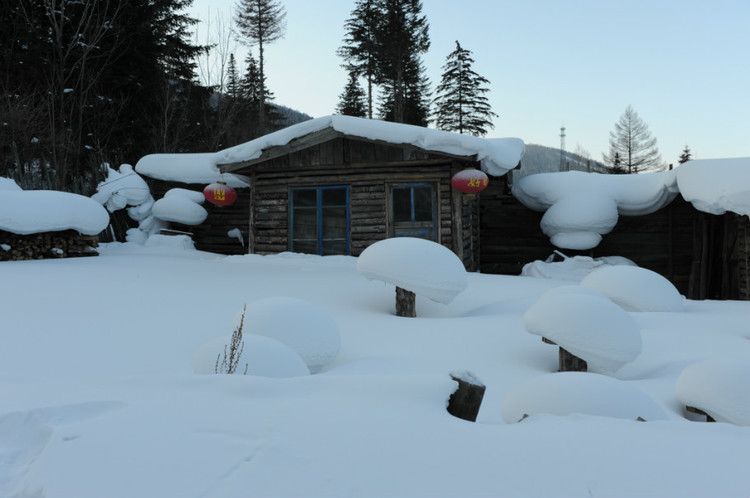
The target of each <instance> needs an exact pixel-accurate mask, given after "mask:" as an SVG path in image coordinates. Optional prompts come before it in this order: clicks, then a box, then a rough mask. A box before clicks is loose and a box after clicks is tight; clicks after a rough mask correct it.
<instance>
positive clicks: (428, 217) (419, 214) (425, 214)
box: [414, 186, 432, 221]
mask: <svg viewBox="0 0 750 498" xmlns="http://www.w3.org/2000/svg"><path fill="white" fill-rule="evenodd" d="M414 221H432V187H429V186H427V187H414Z"/></svg>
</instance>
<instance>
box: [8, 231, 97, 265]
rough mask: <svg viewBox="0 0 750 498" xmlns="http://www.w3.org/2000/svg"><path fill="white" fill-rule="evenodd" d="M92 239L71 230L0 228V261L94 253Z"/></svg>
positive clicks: (94, 243)
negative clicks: (18, 231) (27, 231)
mask: <svg viewBox="0 0 750 498" xmlns="http://www.w3.org/2000/svg"><path fill="white" fill-rule="evenodd" d="M96 240H97V236H96V235H83V234H80V233H78V232H77V231H75V230H63V231H56V232H43V233H33V234H28V235H19V234H15V233H11V232H6V231H3V230H0V261H23V260H31V259H51V258H77V257H84V256H98V255H99V253H98V252H97V251H96V247H98V244H97V241H96Z"/></svg>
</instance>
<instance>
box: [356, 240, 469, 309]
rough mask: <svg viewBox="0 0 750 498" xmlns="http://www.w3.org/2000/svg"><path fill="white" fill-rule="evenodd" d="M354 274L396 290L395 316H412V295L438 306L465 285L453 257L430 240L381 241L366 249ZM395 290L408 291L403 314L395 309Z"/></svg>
mask: <svg viewBox="0 0 750 498" xmlns="http://www.w3.org/2000/svg"><path fill="white" fill-rule="evenodd" d="M357 271H358V272H359V274H360V275H362V276H363V277H365V278H367V279H369V280H382V281H383V282H386V283H389V284H393V285H395V286H396V294H397V303H396V312H397V314H398V315H399V316H415V314H416V313H414V298H415V295H416V294H419V295H421V296H424V297H427V298H429V299H432V300H433V301H437V302H439V303H443V304H448V303H450V302H451V301H452V300H453V298H454V297H456V295H458V293H460V292H461V291H463V290H464V289H465V288H466V285H467V284H468V278H467V276H466V269H465V268H464V265H463V263H462V262H461V260H460V259H459V258H458V256H456V254H455V253H454V252H453V251H451V250H450V249H448V248H447V247H445V246H443V245H440V244H438V243H436V242H432V241H430V240H424V239H418V238H414V237H395V238H391V239H385V240H381V241H378V242H375V243H374V244H372V245H370V246H369V247H367V248H366V249H365V250H364V251H362V254H360V255H359V258H358V260H357ZM399 289H403V290H405V291H408V292H409V293H411V294H409V295H407V296H406V299H408V300H409V301H410V302H409V303H407V306H406V307H407V308H410V311H411V313H410V314H409V313H406V314H405V313H404V312H403V310H402V309H401V307H400V306H399V302H398V296H399Z"/></svg>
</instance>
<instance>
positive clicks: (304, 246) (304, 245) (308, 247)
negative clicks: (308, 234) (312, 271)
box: [293, 239, 318, 254]
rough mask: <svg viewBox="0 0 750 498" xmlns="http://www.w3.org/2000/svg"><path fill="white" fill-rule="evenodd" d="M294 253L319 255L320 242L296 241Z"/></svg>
mask: <svg viewBox="0 0 750 498" xmlns="http://www.w3.org/2000/svg"><path fill="white" fill-rule="evenodd" d="M293 251H294V252H301V253H305V254H318V241H317V240H297V239H295V240H294V247H293Z"/></svg>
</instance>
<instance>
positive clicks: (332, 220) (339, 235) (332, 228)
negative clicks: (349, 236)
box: [321, 207, 346, 240]
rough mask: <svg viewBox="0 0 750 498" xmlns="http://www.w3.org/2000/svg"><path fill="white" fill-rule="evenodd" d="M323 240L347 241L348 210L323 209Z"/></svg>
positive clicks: (339, 208) (343, 208) (342, 208)
mask: <svg viewBox="0 0 750 498" xmlns="http://www.w3.org/2000/svg"><path fill="white" fill-rule="evenodd" d="M321 235H322V238H323V240H325V239H344V240H346V208H345V207H338V208H323V231H322V234H321Z"/></svg>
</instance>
